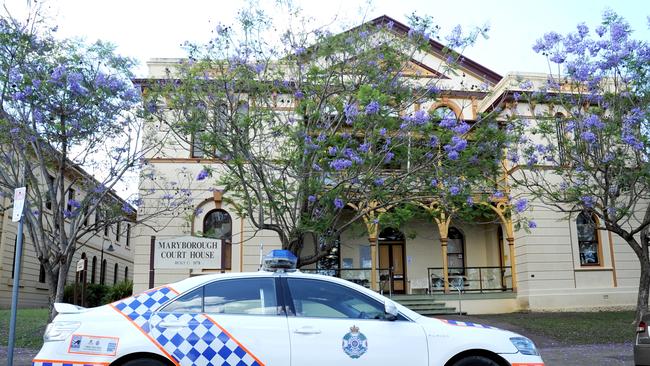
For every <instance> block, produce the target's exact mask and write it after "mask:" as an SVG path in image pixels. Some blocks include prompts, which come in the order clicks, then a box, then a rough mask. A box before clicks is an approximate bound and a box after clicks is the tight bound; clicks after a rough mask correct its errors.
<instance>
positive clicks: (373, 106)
mask: <svg viewBox="0 0 650 366" xmlns="http://www.w3.org/2000/svg"><path fill="white" fill-rule="evenodd" d="M378 112H379V102H378V101H376V100H373V101H371V102H370V103H368V105H367V106H366V114H367V115H371V114H377V113H378Z"/></svg>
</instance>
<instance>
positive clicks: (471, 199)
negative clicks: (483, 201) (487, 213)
mask: <svg viewBox="0 0 650 366" xmlns="http://www.w3.org/2000/svg"><path fill="white" fill-rule="evenodd" d="M465 202H467V204H468V205H469V206H474V198H472V196H469V197H467V200H466V201H465Z"/></svg>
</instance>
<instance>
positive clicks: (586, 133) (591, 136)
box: [580, 131, 596, 144]
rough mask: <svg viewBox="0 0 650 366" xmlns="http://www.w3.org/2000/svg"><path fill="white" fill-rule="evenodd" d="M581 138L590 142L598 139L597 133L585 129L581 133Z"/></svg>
mask: <svg viewBox="0 0 650 366" xmlns="http://www.w3.org/2000/svg"><path fill="white" fill-rule="evenodd" d="M580 138H581V139H582V140H584V141H586V142H588V143H590V144H592V143H594V142H595V141H596V135H595V134H594V133H593V132H591V131H584V132H582V133H581V134H580Z"/></svg>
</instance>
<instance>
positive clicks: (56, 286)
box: [49, 259, 70, 321]
mask: <svg viewBox="0 0 650 366" xmlns="http://www.w3.org/2000/svg"><path fill="white" fill-rule="evenodd" d="M69 270H70V261H69V260H66V259H61V262H60V263H59V271H58V273H57V275H56V276H52V277H51V278H56V283H51V284H50V319H49V321H52V320H53V319H54V317H55V316H56V314H57V313H56V310H54V303H55V302H63V294H64V291H65V282H66V278H67V276H68V271H69Z"/></svg>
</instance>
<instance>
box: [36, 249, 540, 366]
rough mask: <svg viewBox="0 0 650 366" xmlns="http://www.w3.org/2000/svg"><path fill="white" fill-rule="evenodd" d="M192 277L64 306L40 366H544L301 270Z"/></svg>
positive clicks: (478, 335)
mask: <svg viewBox="0 0 650 366" xmlns="http://www.w3.org/2000/svg"><path fill="white" fill-rule="evenodd" d="M295 262H296V258H295V257H294V256H293V254H291V253H290V252H286V251H274V253H272V254H271V255H269V256H267V258H266V264H265V270H262V271H260V272H257V273H229V274H215V275H205V276H199V277H191V278H188V279H186V280H183V281H180V282H177V283H173V284H170V285H165V286H161V287H158V288H154V289H151V290H148V291H145V292H143V293H140V294H138V295H134V296H132V297H129V298H126V299H123V300H120V301H117V302H114V303H112V304H109V305H105V306H100V307H97V308H92V309H85V308H81V307H78V306H74V305H70V304H56V305H55V307H56V310H57V311H58V313H59V315H57V317H56V318H55V319H54V321H53V322H52V323H51V324H49V325H48V327H47V329H46V331H45V334H44V341H45V342H44V345H43V348H41V350H40V352H39V353H38V355H37V356H36V358H35V359H34V360H33V365H34V366H63V365H102V366H106V365H111V366H113V365H116V366H117V365H120V366H144V365H147V366H172V365H230V366H264V365H266V366H307V365H310V366H311V365H313V366H320V365H323V366H324V365H327V366H333V365H337V366H339V365H373V366H379V365H391V366H392V365H409V366H432V365H435V366H509V365H512V366H543V365H544V363H543V361H542V359H541V357H540V356H539V353H538V352H537V350H536V348H535V345H534V344H533V342H531V341H530V340H529V339H527V338H525V337H522V336H520V335H518V334H515V333H512V332H509V331H504V330H500V329H496V328H493V327H490V326H485V325H479V324H474V323H468V322H457V321H452V320H442V319H435V318H427V317H423V316H421V315H419V314H417V313H415V312H413V311H411V310H409V309H407V308H405V307H403V306H401V305H399V304H396V303H394V302H393V301H391V300H390V299H387V298H385V297H383V296H381V295H379V294H377V293H375V292H373V291H371V290H368V289H366V288H364V287H361V286H359V285H356V284H354V283H351V282H348V281H345V280H342V279H338V278H332V277H327V276H319V275H311V274H305V273H301V272H300V271H296V270H293V269H292V267H294V266H295Z"/></svg>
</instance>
